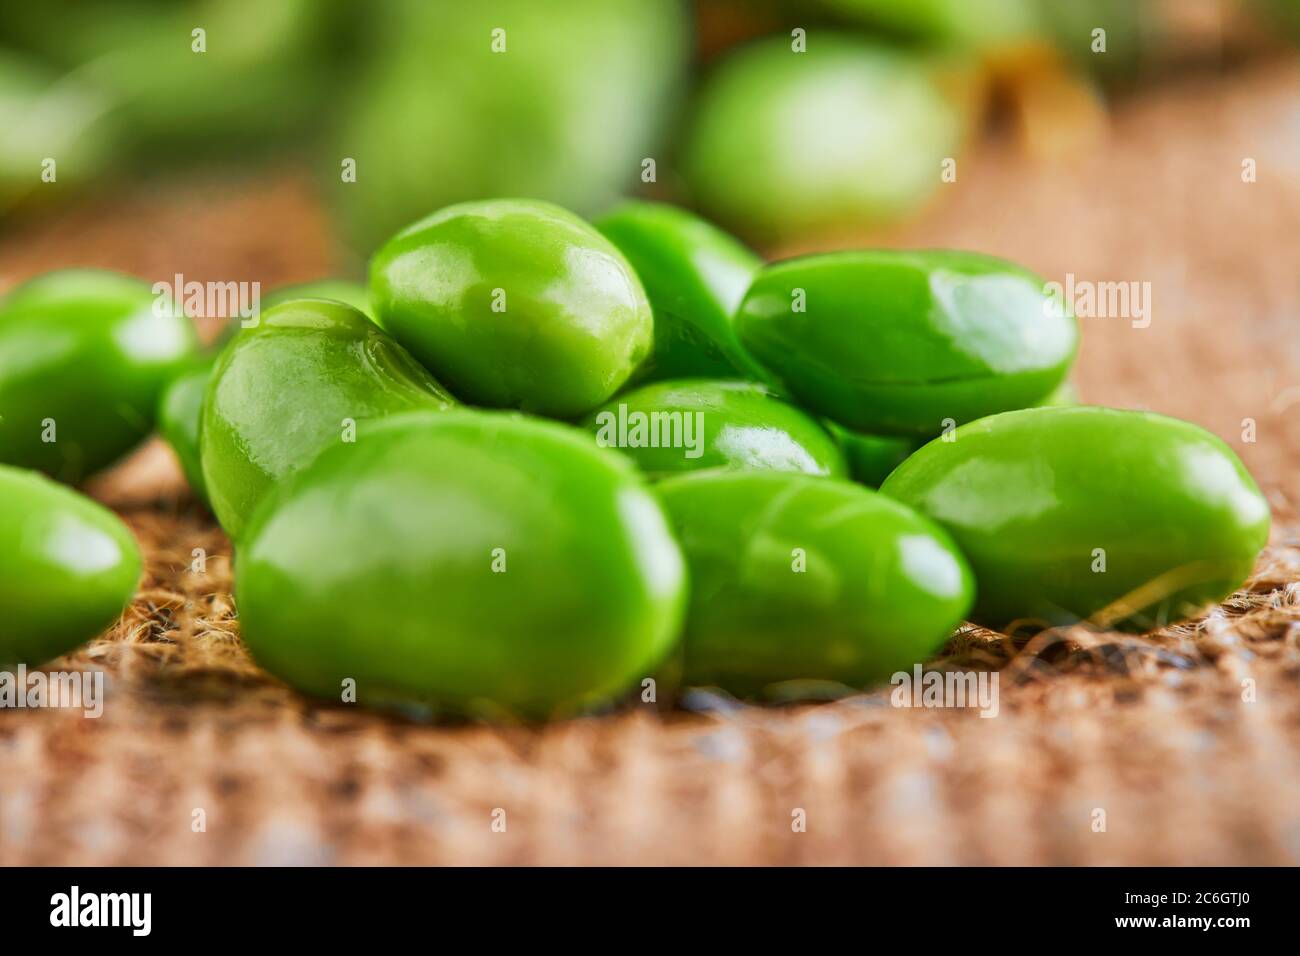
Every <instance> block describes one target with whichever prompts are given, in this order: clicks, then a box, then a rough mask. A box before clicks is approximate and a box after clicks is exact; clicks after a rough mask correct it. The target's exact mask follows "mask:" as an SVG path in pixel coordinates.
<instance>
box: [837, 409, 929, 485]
mask: <svg viewBox="0 0 1300 956" xmlns="http://www.w3.org/2000/svg"><path fill="white" fill-rule="evenodd" d="M829 427H830V432H831V434H832V435H834V436H835V438H836V440H837V441H838V442H839V443H840V449H841V450H842V452H843V454H844V460H845V461H846V462H847V463H848V468H849V474H850V475H851V476H852V477H853V480H854V481H856V482H859V483H860V484H863V485H866V486H867V487H868V488H879V487H880V483H881V482H882V481H884V480H885V478H886V477H887V476H888V475H889V473H890V472H891V471H893V470H894V469H895V468H897V467H898V466H899V465H901V464H902V463H903V461H904V459H906V458H907V456H908V455H910V454H912V452H914V451H916V450H917V449H918V448H920V447H921V446H922V445H923V444H925V442H924V441H923V440H922V439H919V438H899V437H898V436H896V435H864V434H862V433H861V432H855V431H850V430H849V429H847V428H844V427H843V426H841V425H836V424H835V423H834V422H831V423H830V425H829Z"/></svg>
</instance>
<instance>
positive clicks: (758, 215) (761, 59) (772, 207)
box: [683, 31, 976, 240]
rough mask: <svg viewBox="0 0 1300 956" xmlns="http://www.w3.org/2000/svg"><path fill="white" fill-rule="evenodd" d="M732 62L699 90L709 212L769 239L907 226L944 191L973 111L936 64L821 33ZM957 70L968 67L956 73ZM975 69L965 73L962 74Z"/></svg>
mask: <svg viewBox="0 0 1300 956" xmlns="http://www.w3.org/2000/svg"><path fill="white" fill-rule="evenodd" d="M806 42H807V46H806V50H803V51H799V52H796V51H794V50H792V49H791V43H792V40H791V38H790V37H789V36H786V37H777V38H773V39H771V40H766V41H761V42H758V43H755V44H752V45H750V46H747V47H745V48H743V49H741V50H740V51H739V52H737V53H735V54H733V55H732V56H730V57H728V58H727V59H725V60H724V61H723V62H722V63H721V64H720V65H719V66H718V67H717V68H716V70H714V71H713V73H712V74H711V76H710V77H709V78H708V79H707V80H706V82H705V85H704V87H703V89H702V90H701V92H700V95H699V100H698V104H697V108H696V110H695V120H694V122H693V124H692V126H691V128H690V130H689V133H688V136H687V139H686V146H685V151H684V159H683V174H684V177H685V179H686V182H687V185H688V186H689V188H690V190H691V194H692V196H693V198H694V199H695V201H696V202H697V203H698V205H699V206H700V207H701V208H702V209H703V210H704V211H705V213H706V214H707V215H708V216H709V217H710V218H712V219H715V220H716V221H718V222H720V223H724V224H726V225H729V226H731V227H733V228H735V229H737V230H739V231H740V232H741V234H742V235H746V236H755V237H760V238H763V239H765V240H772V239H780V238H785V237H789V236H793V235H799V234H809V233H823V234H824V233H825V232H826V231H827V230H834V229H845V228H853V229H857V230H859V231H860V230H861V228H862V225H863V224H864V223H881V222H885V221H889V220H893V219H897V218H899V217H901V216H903V215H906V214H908V213H910V212H912V211H913V210H915V209H916V208H917V206H918V205H919V204H920V203H922V202H923V201H924V200H925V199H926V198H927V197H928V196H929V195H930V194H931V193H932V192H933V191H934V190H935V189H936V188H938V186H939V184H940V177H941V176H942V173H943V164H944V161H945V159H948V158H950V157H953V156H955V155H957V152H958V147H959V146H960V143H961V139H962V135H963V132H964V130H965V127H966V125H967V123H968V113H969V104H968V103H967V102H966V99H965V97H964V96H962V95H959V91H961V90H964V89H967V88H972V87H975V86H976V84H974V83H969V82H965V78H964V76H962V75H961V74H956V73H955V74H954V79H955V82H952V83H945V82H943V81H942V80H941V76H942V74H941V72H940V70H939V69H938V68H937V67H936V64H935V63H933V62H931V61H930V60H929V59H927V58H925V57H922V56H919V55H917V54H914V53H908V52H904V51H901V50H895V49H890V48H888V47H885V46H881V45H877V44H873V43H869V42H865V41H861V40H858V39H856V38H851V37H848V36H845V35H842V34H840V35H837V34H834V33H827V32H826V31H810V35H809V36H807V37H806ZM945 69H946V71H948V72H953V71H954V70H956V69H958V67H957V66H956V65H955V64H945ZM961 69H963V70H964V67H961Z"/></svg>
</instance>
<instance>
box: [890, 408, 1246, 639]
mask: <svg viewBox="0 0 1300 956" xmlns="http://www.w3.org/2000/svg"><path fill="white" fill-rule="evenodd" d="M951 437H952V438H953V439H954V440H952V441H945V440H942V439H937V440H935V441H932V442H930V443H929V444H928V445H926V446H925V447H924V448H922V449H920V450H919V451H917V452H916V453H915V454H913V455H912V456H911V457H910V458H908V459H907V461H905V462H903V464H902V465H900V466H899V467H898V469H897V470H896V471H895V472H894V473H893V474H891V475H890V476H889V478H888V479H886V481H885V483H884V485H883V486H882V487H881V491H882V492H883V493H885V494H887V495H890V496H891V497H894V498H897V499H898V500H900V501H903V502H905V503H906V504H909V505H911V506H912V507H914V508H917V509H918V510H920V511H922V512H924V513H925V514H927V515H929V516H930V517H931V518H933V519H934V520H935V521H937V522H938V523H940V524H941V525H943V526H944V527H945V528H947V529H948V531H949V532H951V534H952V536H953V538H954V539H956V541H957V544H958V545H959V546H960V547H961V549H962V551H963V552H964V553H965V554H966V557H967V558H969V559H970V562H971V566H972V567H973V568H974V570H975V578H976V581H977V585H978V601H977V603H976V606H975V611H974V613H973V615H972V619H973V620H977V621H979V622H981V623H984V624H988V625H990V626H993V627H997V628H1005V627H1007V626H1009V625H1011V624H1012V623H1013V622H1016V621H1028V622H1037V623H1041V624H1051V625H1057V624H1069V623H1073V622H1076V621H1089V622H1091V623H1094V624H1097V625H1099V626H1103V627H1114V628H1121V629H1124V630H1139V631H1140V630H1149V629H1151V628H1153V627H1158V626H1161V625H1164V624H1169V623H1173V622H1175V621H1180V620H1183V619H1185V618H1188V617H1192V616H1194V615H1196V614H1197V613H1199V611H1200V610H1201V609H1203V608H1204V607H1205V606H1206V605H1208V604H1210V603H1212V602H1214V601H1216V600H1218V599H1220V598H1223V597H1224V596H1226V595H1227V594H1229V593H1231V592H1232V590H1233V589H1234V588H1236V587H1237V586H1238V585H1240V584H1241V582H1242V581H1243V580H1244V579H1245V577H1246V575H1248V574H1249V573H1250V571H1251V568H1252V567H1253V566H1254V562H1255V558H1256V556H1257V555H1258V554H1259V551H1260V549H1261V548H1262V547H1263V546H1264V544H1265V543H1266V542H1267V540H1268V526H1269V509H1268V504H1267V502H1266V501H1265V500H1264V498H1263V496H1262V495H1261V494H1260V492H1259V489H1258V488H1257V487H1256V486H1255V482H1254V481H1253V480H1252V479H1251V477H1250V475H1249V474H1248V473H1247V471H1246V469H1245V467H1244V466H1243V465H1242V463H1241V462H1240V461H1239V460H1238V458H1237V456H1236V455H1234V454H1233V453H1232V450H1231V449H1230V448H1228V446H1227V445H1225V444H1224V443H1223V442H1222V441H1221V440H1220V439H1218V438H1217V437H1215V436H1214V435H1211V434H1210V433H1209V432H1207V431H1205V430H1203V429H1201V428H1198V427H1196V426H1195V425H1191V424H1188V423H1187V422H1181V421H1178V420H1176V419H1173V418H1165V417H1163V416H1160V415H1152V414H1147V413H1142V412H1130V411H1117V410H1114V409H1109V408H1097V407H1093V406H1076V407H1051V408H1032V409H1026V410H1023V411H1017V412H1007V413H1005V414H1002V415H994V416H992V417H989V418H984V419H981V420H979V421H976V422H971V423H970V424H968V425H963V426H961V427H960V428H958V429H957V430H956V431H955V432H954V433H953V435H952V436H951Z"/></svg>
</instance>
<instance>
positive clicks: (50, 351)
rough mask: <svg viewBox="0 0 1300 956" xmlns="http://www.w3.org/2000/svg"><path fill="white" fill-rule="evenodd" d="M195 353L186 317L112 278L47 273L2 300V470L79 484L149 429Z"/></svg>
mask: <svg viewBox="0 0 1300 956" xmlns="http://www.w3.org/2000/svg"><path fill="white" fill-rule="evenodd" d="M197 347H198V341H197V338H196V336H195V333H194V329H193V326H192V325H191V323H190V321H189V319H187V318H186V317H185V316H183V315H175V314H173V313H172V312H171V311H170V309H169V308H165V307H163V306H162V304H161V300H159V299H157V298H156V297H155V296H154V294H153V292H152V291H151V290H150V287H149V286H148V285H146V284H145V283H144V282H141V281H140V280H138V279H132V278H129V277H127V276H123V275H118V274H116V273H112V272H99V271H95V270H67V271H61V272H50V273H47V274H45V275H43V276H39V277H37V278H35V279H32V280H30V281H29V282H27V283H25V284H23V285H21V286H19V287H18V288H17V289H15V290H14V291H13V292H12V293H10V295H9V296H8V297H7V298H6V299H4V301H3V302H0V462H4V463H7V464H12V465H21V466H24V467H28V468H36V469H38V470H40V471H43V472H45V473H46V474H48V475H50V476H52V477H54V478H58V479H59V480H61V481H65V482H77V481H80V480H81V479H82V478H84V477H85V476H86V475H88V474H91V473H92V472H95V471H98V470H99V469H101V468H103V467H104V466H106V465H109V464H112V463H113V462H114V461H116V460H117V459H118V458H120V457H122V456H123V455H124V454H126V453H127V452H128V451H130V450H131V449H132V448H133V447H135V446H136V445H137V444H138V443H139V442H140V441H141V440H142V439H143V438H144V437H145V436H146V435H147V434H148V433H149V432H150V430H151V429H152V427H153V421H154V412H155V409H156V407H157V404H158V395H159V393H160V392H161V391H162V389H163V387H164V386H165V385H166V384H167V382H169V381H170V380H171V379H172V378H173V377H175V375H176V374H177V372H179V371H180V370H181V369H183V368H184V367H185V366H186V363H188V362H189V361H190V360H191V358H192V357H193V355H194V354H195V352H196V350H197Z"/></svg>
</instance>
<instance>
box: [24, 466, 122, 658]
mask: <svg viewBox="0 0 1300 956" xmlns="http://www.w3.org/2000/svg"><path fill="white" fill-rule="evenodd" d="M139 579H140V551H139V548H138V547H137V546H136V543H135V539H134V538H133V537H132V536H131V532H130V531H129V530H127V528H126V526H125V525H124V524H122V522H121V521H120V520H119V519H118V517H117V516H116V515H114V514H113V513H112V512H111V511H109V510H108V509H107V508H104V507H102V506H100V505H99V504H97V503H95V502H94V501H91V500H90V499H89V498H87V497H85V496H84V495H81V494H78V493H77V492H75V491H73V490H72V489H70V488H66V487H64V486H62V485H59V484H56V483H55V482H53V481H51V480H50V479H48V478H46V477H45V476H43V475H40V474H38V473H36V472H34V471H28V470H26V469H22V468H11V467H8V466H5V465H0V610H2V611H3V613H0V665H10V664H32V665H35V664H42V663H44V662H45V661H47V660H49V659H50V658H53V657H57V656H59V655H60V654H64V653H67V652H68V651H70V650H72V649H73V648H74V647H76V646H77V645H79V644H82V643H84V642H85V641H88V640H90V639H91V638H92V637H94V636H96V635H97V634H98V633H99V632H100V631H102V630H103V629H104V628H105V627H107V626H108V625H109V624H111V623H112V622H113V621H114V619H116V618H117V616H118V615H119V614H121V613H122V609H123V608H124V607H125V606H126V604H127V602H128V601H129V600H130V599H131V595H132V594H134V593H135V587H136V583H137V582H138V581H139Z"/></svg>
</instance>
